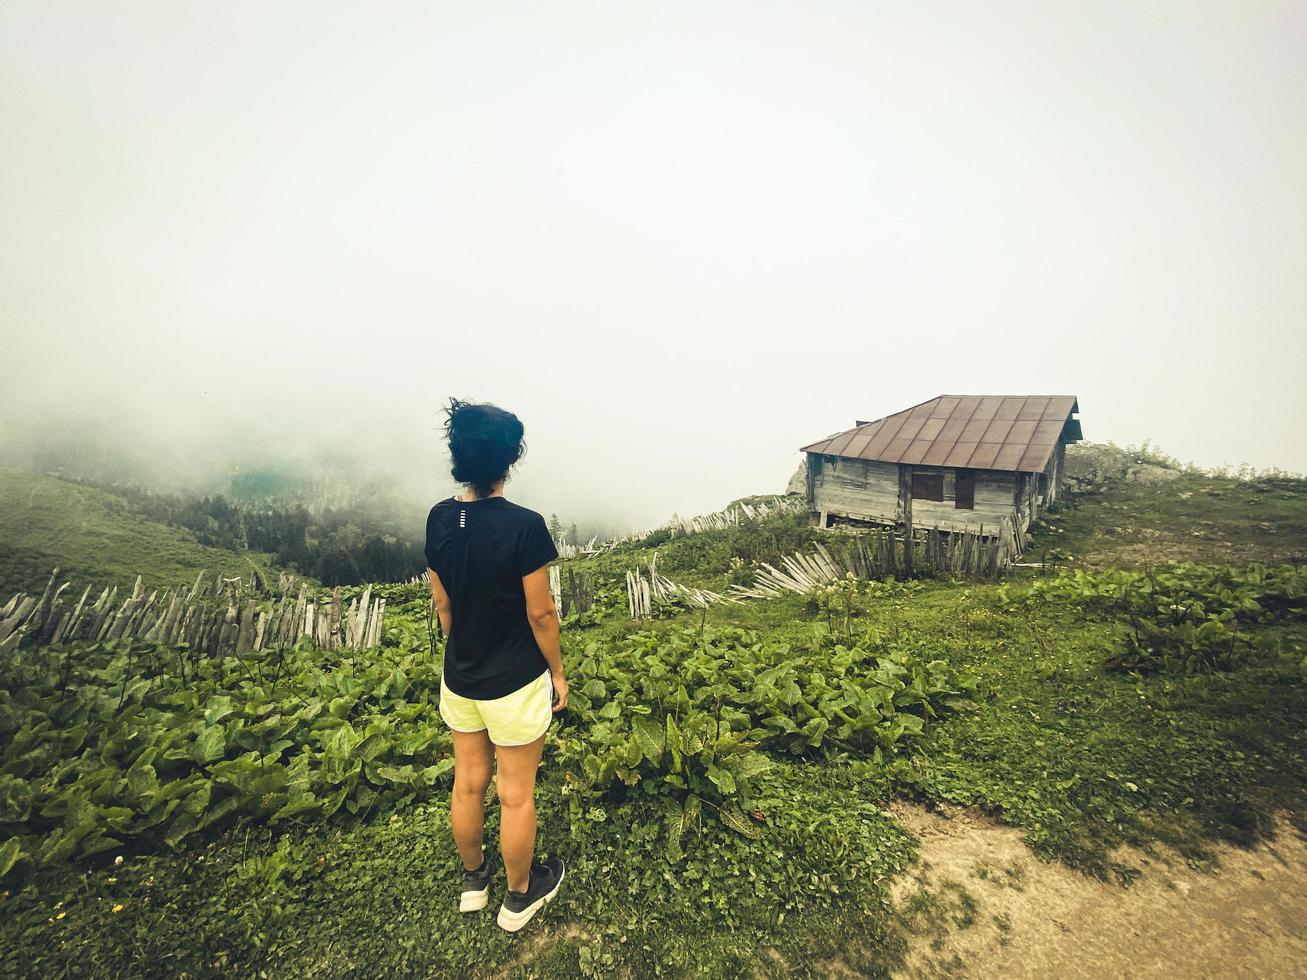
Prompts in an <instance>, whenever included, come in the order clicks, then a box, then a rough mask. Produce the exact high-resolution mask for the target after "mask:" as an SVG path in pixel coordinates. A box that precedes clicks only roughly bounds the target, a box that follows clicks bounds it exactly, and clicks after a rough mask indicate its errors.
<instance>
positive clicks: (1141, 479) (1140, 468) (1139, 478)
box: [1126, 463, 1180, 486]
mask: <svg viewBox="0 0 1307 980" xmlns="http://www.w3.org/2000/svg"><path fill="white" fill-rule="evenodd" d="M1179 476H1180V471H1179V470H1173V469H1170V468H1169V467H1166V466H1158V465H1157V464H1156V463H1138V464H1136V465H1132V466H1131V467H1130V468H1129V470H1127V471H1126V479H1128V480H1129V481H1130V482H1131V483H1142V484H1144V485H1145V486H1153V485H1156V484H1158V483H1170V482H1171V481H1172V480H1174V479H1176V478H1178V477H1179Z"/></svg>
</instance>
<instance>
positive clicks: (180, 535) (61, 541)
mask: <svg viewBox="0 0 1307 980" xmlns="http://www.w3.org/2000/svg"><path fill="white" fill-rule="evenodd" d="M56 566H57V567H58V568H60V569H62V570H63V576H62V578H63V579H64V580H71V581H72V582H73V583H74V585H78V586H84V585H88V584H89V585H94V586H96V587H97V588H100V587H104V586H111V585H118V586H120V587H130V586H131V584H132V583H133V582H134V581H135V580H136V576H137V575H138V574H139V575H140V576H141V579H142V582H143V584H144V585H145V586H146V587H148V588H162V587H165V586H170V585H178V584H181V583H187V584H189V583H190V582H194V581H195V576H196V575H197V574H198V573H199V572H200V570H204V571H206V572H208V573H209V575H215V574H222V575H248V574H249V573H250V571H251V569H257V570H258V571H259V573H260V574H262V575H265V576H267V575H269V574H271V575H272V578H273V579H274V580H275V578H276V572H275V566H274V565H273V562H272V556H270V555H267V554H264V553H262V552H243V553H236V552H232V551H226V550H224V549H221V548H210V547H207V546H205V545H202V544H200V543H199V542H198V541H196V540H195V538H194V536H193V535H192V534H191V533H190V532H188V531H186V530H183V529H181V528H175V527H169V526H167V525H164V524H159V523H156V522H154V521H149V520H146V519H144V518H142V517H140V516H139V515H136V514H133V513H132V512H131V511H130V509H129V508H128V505H127V502H126V501H125V500H124V499H123V498H122V497H119V496H117V495H116V494H113V493H110V492H109V491H106V490H101V489H98V488H95V487H87V486H82V485H81V484H77V483H70V482H68V481H66V480H60V479H58V478H56V477H51V476H40V475H37V474H33V473H23V472H19V471H15V470H6V469H0V598H3V599H8V597H9V596H10V595H11V594H12V593H14V592H17V591H19V590H23V591H27V592H38V593H39V591H40V590H41V589H43V588H45V584H46V582H47V581H49V578H50V572H51V571H52V570H53V569H54V568H55V567H56Z"/></svg>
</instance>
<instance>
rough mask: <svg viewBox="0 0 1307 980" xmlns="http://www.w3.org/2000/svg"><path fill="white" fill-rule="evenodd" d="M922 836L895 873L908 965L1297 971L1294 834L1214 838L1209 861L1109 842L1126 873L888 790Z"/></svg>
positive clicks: (1222, 973)
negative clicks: (911, 862) (1077, 863)
mask: <svg viewBox="0 0 1307 980" xmlns="http://www.w3.org/2000/svg"><path fill="white" fill-rule="evenodd" d="M891 809H892V811H893V812H894V815H895V816H896V817H897V818H898V819H899V820H901V821H902V822H903V823H904V824H905V825H906V826H907V827H908V828H909V829H910V830H911V831H912V832H913V833H914V834H915V835H916V836H917V837H918V838H919V839H920V841H921V853H920V860H919V862H918V864H917V865H916V866H915V868H914V869H913V870H912V871H911V872H909V874H907V875H905V876H904V877H903V878H901V879H900V880H899V881H898V882H896V884H895V887H894V903H895V908H896V910H897V912H898V916H899V917H900V919H901V920H902V921H903V922H904V923H905V925H906V927H907V929H908V931H909V933H910V934H911V935H910V937H909V945H908V953H907V957H906V961H905V963H904V967H903V969H902V971H901V974H900V975H902V976H908V977H938V976H974V977H1096V978H1097V977H1168V978H1171V977H1307V839H1305V838H1304V837H1303V835H1302V834H1300V833H1299V832H1298V831H1297V830H1296V829H1295V828H1294V827H1293V826H1292V825H1291V824H1290V822H1289V820H1288V819H1287V818H1284V817H1281V818H1280V819H1279V820H1277V823H1276V836H1275V838H1274V839H1273V840H1271V841H1269V842H1266V843H1262V844H1259V845H1257V846H1256V847H1253V848H1251V849H1247V850H1245V849H1241V848H1236V847H1231V846H1217V847H1214V848H1213V853H1214V856H1215V860H1214V862H1213V866H1214V868H1215V870H1214V871H1210V872H1209V871H1202V870H1197V869H1195V868H1194V867H1191V866H1190V865H1189V864H1188V863H1187V862H1186V861H1185V859H1184V858H1183V857H1180V856H1179V855H1178V854H1176V853H1175V852H1174V851H1171V850H1169V849H1168V848H1165V847H1162V846H1157V847H1154V848H1152V849H1150V852H1148V853H1145V852H1144V851H1140V850H1137V849H1127V848H1123V849H1121V850H1119V851H1118V852H1117V853H1116V854H1115V855H1114V856H1115V858H1116V860H1118V861H1119V862H1120V863H1122V864H1124V865H1128V866H1132V867H1135V868H1138V869H1140V875H1139V877H1138V879H1137V880H1136V881H1135V882H1134V883H1133V884H1131V885H1129V886H1123V885H1120V884H1113V883H1107V882H1102V881H1098V880H1095V879H1093V878H1090V877H1088V876H1086V875H1083V874H1081V873H1079V872H1076V871H1073V870H1071V869H1070V868H1067V867H1065V866H1064V865H1060V864H1056V863H1052V862H1047V861H1042V860H1040V859H1039V858H1037V857H1036V856H1035V855H1034V853H1033V852H1031V850H1030V849H1029V848H1028V847H1027V846H1026V845H1025V844H1024V843H1023V842H1022V840H1021V831H1019V830H1016V829H1014V828H1011V827H1004V826H1001V825H998V824H996V823H994V822H993V821H992V820H990V819H988V818H986V817H984V816H983V815H980V814H978V813H976V812H975V811H971V810H967V809H963V808H953V807H949V808H946V809H943V810H941V811H939V812H929V811H927V810H925V809H922V808H921V807H917V806H913V805H908V804H896V805H894V806H893V807H892V808H891Z"/></svg>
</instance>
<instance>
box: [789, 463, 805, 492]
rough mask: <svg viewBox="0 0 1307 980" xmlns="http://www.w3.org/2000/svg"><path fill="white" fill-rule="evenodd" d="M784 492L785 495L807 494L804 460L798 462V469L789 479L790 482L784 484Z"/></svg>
mask: <svg viewBox="0 0 1307 980" xmlns="http://www.w3.org/2000/svg"><path fill="white" fill-rule="evenodd" d="M785 492H786V493H787V494H789V493H798V494H806V493H807V492H808V461H807V460H806V459H804V460H801V461H800V462H799V468H798V469H797V470H795V471H794V475H793V476H792V477H790V482H789V483H787V484H785Z"/></svg>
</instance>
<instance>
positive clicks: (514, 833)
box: [495, 735, 545, 892]
mask: <svg viewBox="0 0 1307 980" xmlns="http://www.w3.org/2000/svg"><path fill="white" fill-rule="evenodd" d="M544 745H545V737H544V736H543V735H541V736H540V737H539V738H538V739H536V740H535V741H534V742H531V743H529V744H527V745H513V746H504V745H500V746H497V747H496V749H495V756H496V759H497V763H498V770H499V772H498V781H497V785H498V788H499V806H500V817H499V850H500V853H502V854H503V855H504V870H505V872H507V874H508V887H509V890H511V891H515V892H524V891H526V889H527V886H528V885H529V884H530V883H531V858H532V857H533V856H534V855H535V847H536V804H535V790H536V770H537V769H539V767H540V753H541V751H542V750H543V749H544Z"/></svg>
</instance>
